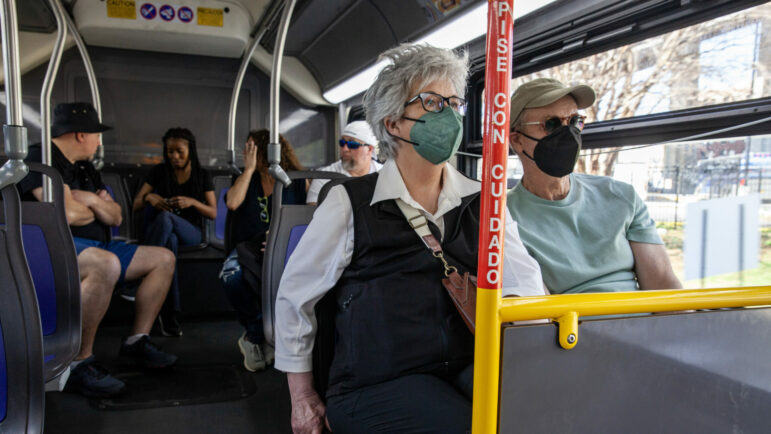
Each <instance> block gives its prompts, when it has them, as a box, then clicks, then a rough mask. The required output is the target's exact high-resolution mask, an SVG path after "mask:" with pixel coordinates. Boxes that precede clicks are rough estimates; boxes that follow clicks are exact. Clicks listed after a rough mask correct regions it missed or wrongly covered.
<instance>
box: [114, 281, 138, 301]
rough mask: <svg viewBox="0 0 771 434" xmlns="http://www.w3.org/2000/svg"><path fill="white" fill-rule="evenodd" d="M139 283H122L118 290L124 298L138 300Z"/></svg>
mask: <svg viewBox="0 0 771 434" xmlns="http://www.w3.org/2000/svg"><path fill="white" fill-rule="evenodd" d="M137 288H138V286H137V285H126V284H124V285H121V286H119V287H118V288H117V289H116V291H117V292H118V295H120V297H121V298H122V299H124V300H128V301H136V300H137Z"/></svg>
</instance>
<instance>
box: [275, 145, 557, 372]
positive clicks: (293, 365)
mask: <svg viewBox="0 0 771 434" xmlns="http://www.w3.org/2000/svg"><path fill="white" fill-rule="evenodd" d="M444 167H445V168H444V170H443V172H442V190H441V192H440V193H439V199H438V203H437V205H438V207H437V211H436V213H434V214H431V213H429V212H427V211H426V210H425V209H423V207H422V206H421V205H420V204H419V203H417V202H416V201H415V200H414V199H413V198H412V196H410V193H409V192H408V191H407V187H406V186H405V185H404V181H403V180H402V177H401V174H400V173H399V168H398V167H397V166H396V162H395V161H394V160H388V161H387V162H386V163H385V165H383V168H382V169H381V170H380V174H379V175H378V179H377V183H376V184H375V191H374V193H373V195H372V202H371V204H375V203H377V202H381V201H384V200H390V199H397V198H399V199H401V200H403V201H404V202H406V203H407V204H409V205H411V206H413V207H414V208H415V209H417V210H418V211H420V213H421V214H423V215H424V216H425V217H426V219H428V220H429V221H431V222H432V223H434V224H435V225H436V226H437V227H438V228H439V230H440V232H441V234H442V237H444V215H445V214H447V213H448V212H449V211H451V210H452V209H454V208H456V207H458V206H459V205H460V204H461V198H463V197H466V196H468V195H470V194H473V193H476V192H478V191H479V190H480V188H481V184H480V183H479V182H477V181H473V180H471V179H468V178H466V177H465V176H463V175H461V174H460V173H459V172H458V171H457V169H455V168H454V167H452V166H451V165H450V164H446V165H445V166H444ZM353 234H354V229H353V212H352V210H351V201H350V198H349V197H348V193H347V192H346V191H345V188H344V187H343V186H342V185H337V186H335V187H333V188H332V189H330V190H329V194H328V195H327V198H326V199H325V200H324V202H322V204H321V205H319V207H318V209H316V212H315V213H314V214H313V220H312V221H311V223H310V225H309V226H308V229H307V230H306V231H305V234H304V235H303V237H302V239H301V240H300V242H299V244H298V245H297V248H296V249H295V252H300V253H299V254H298V253H295V254H293V255H292V256H291V257H290V258H289V262H288V263H287V265H286V268H285V269H284V273H283V275H282V277H281V283H280V285H279V289H278V296H277V299H276V326H275V334H276V335H275V337H276V369H279V370H281V371H284V372H309V371H310V370H311V368H312V355H311V353H312V351H313V340H314V337H315V333H316V316H315V312H314V307H315V306H316V303H317V302H318V301H319V300H321V298H322V297H323V296H324V295H325V294H326V293H327V292H328V291H329V290H330V289H332V288H334V286H335V284H337V281H338V279H340V276H341V275H342V274H343V270H345V268H346V267H347V266H348V265H349V264H350V263H351V257H352V256H353V246H354V240H353ZM415 237H416V242H419V241H418V239H417V235H415ZM502 292H503V295H504V296H507V295H520V296H526V295H543V294H544V290H543V281H542V279H541V270H540V268H539V267H538V264H537V263H536V262H535V260H534V259H533V258H532V257H530V256H529V255H528V254H527V251H526V250H525V247H524V245H523V244H522V241H521V240H520V239H519V233H518V231H517V224H516V223H515V222H514V220H513V219H512V218H511V215H510V214H509V211H508V209H507V210H506V232H505V242H504V258H503V291H502Z"/></svg>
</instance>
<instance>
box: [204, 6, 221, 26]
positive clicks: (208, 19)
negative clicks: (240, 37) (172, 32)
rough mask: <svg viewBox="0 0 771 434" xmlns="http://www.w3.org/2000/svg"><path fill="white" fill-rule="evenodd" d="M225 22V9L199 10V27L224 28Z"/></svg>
mask: <svg viewBox="0 0 771 434" xmlns="http://www.w3.org/2000/svg"><path fill="white" fill-rule="evenodd" d="M224 20H225V11H224V10H223V9H213V8H198V25H199V26H214V27H222V25H223V23H224Z"/></svg>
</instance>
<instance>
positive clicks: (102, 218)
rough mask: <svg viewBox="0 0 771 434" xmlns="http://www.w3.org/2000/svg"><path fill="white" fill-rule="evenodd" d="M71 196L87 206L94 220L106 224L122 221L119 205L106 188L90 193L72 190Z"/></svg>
mask: <svg viewBox="0 0 771 434" xmlns="http://www.w3.org/2000/svg"><path fill="white" fill-rule="evenodd" d="M72 198H73V199H74V200H75V201H77V202H80V203H81V204H83V205H85V206H87V207H88V208H89V209H90V210H91V211H92V212H93V213H94V217H95V218H96V220H98V221H99V222H100V223H102V224H104V225H107V226H120V224H121V222H122V221H123V216H122V215H121V210H120V205H118V204H117V203H116V202H115V201H114V200H112V197H111V196H110V193H108V192H107V191H106V190H99V191H98V192H96V193H91V192H90V191H85V190H72Z"/></svg>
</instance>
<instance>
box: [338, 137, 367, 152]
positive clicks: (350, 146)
mask: <svg viewBox="0 0 771 434" xmlns="http://www.w3.org/2000/svg"><path fill="white" fill-rule="evenodd" d="M343 146H348V149H350V150H351V151H355V150H356V149H359V148H360V147H362V146H367V145H366V144H364V143H359V142H354V141H353V140H345V139H340V147H341V148H342V147H343Z"/></svg>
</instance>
